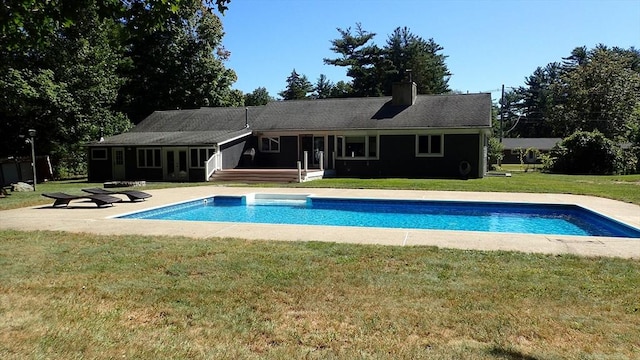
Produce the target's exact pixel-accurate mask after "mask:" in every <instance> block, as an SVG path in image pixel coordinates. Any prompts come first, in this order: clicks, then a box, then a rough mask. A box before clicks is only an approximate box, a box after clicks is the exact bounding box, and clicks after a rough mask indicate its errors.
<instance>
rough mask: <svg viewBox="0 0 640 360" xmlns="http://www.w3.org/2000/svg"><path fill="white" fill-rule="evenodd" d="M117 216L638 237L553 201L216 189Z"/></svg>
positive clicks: (639, 235) (611, 222) (615, 224)
mask: <svg viewBox="0 0 640 360" xmlns="http://www.w3.org/2000/svg"><path fill="white" fill-rule="evenodd" d="M258 196H262V197H258ZM120 218H129V219H131V218H135V219H160V220H190V221H217V222H240V223H268V224H300V225H333V226H361V227H385V228H407V229H431V230H463V231H487V232H509V233H526V234H556V235H582V236H608V237H631V238H640V230H639V229H636V228H633V227H631V226H628V225H625V224H623V223H620V222H617V221H615V220H612V219H610V218H607V217H605V216H602V215H600V214H598V213H595V212H593V211H590V210H587V209H584V208H582V207H579V206H576V205H557V204H525V203H495V202H459V201H428V200H381V199H353V198H351V199H347V198H325V197H311V196H300V195H292V196H291V198H288V197H287V195H272V197H269V195H263V194H262V195H255V197H253V196H220V195H218V196H213V197H209V198H206V199H200V200H195V201H190V202H185V203H181V204H177V205H171V206H167V207H163V208H158V209H152V210H146V211H141V212H137V213H133V214H127V215H124V216H120Z"/></svg>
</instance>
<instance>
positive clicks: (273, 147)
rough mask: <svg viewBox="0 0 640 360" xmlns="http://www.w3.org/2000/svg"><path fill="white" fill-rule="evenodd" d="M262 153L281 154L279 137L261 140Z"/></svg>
mask: <svg viewBox="0 0 640 360" xmlns="http://www.w3.org/2000/svg"><path fill="white" fill-rule="evenodd" d="M260 151H262V152H280V138H279V137H277V136H276V137H262V138H260Z"/></svg>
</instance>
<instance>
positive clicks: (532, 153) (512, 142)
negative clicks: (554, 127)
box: [502, 138, 562, 164]
mask: <svg viewBox="0 0 640 360" xmlns="http://www.w3.org/2000/svg"><path fill="white" fill-rule="evenodd" d="M561 141H562V139H561V138H504V139H502V145H503V150H502V154H503V155H504V157H503V158H502V163H503V164H520V163H521V161H522V162H523V163H524V164H539V163H540V154H544V153H549V151H551V149H553V147H554V146H556V145H557V144H558V143H560V142H561ZM521 155H522V160H521V159H520V156H521Z"/></svg>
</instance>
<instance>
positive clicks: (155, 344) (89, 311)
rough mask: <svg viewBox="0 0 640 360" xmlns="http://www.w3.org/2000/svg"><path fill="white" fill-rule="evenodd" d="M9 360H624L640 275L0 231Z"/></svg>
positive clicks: (631, 351)
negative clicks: (31, 359)
mask: <svg viewBox="0 0 640 360" xmlns="http://www.w3.org/2000/svg"><path fill="white" fill-rule="evenodd" d="M0 237H1V239H2V240H0V268H1V269H2V270H1V271H0V339H1V341H0V357H1V358H3V359H24V358H33V359H40V358H42V359H46V358H49V359H81V358H87V359H116V358H127V359H263V358H267V359H301V358H310V359H327V358H329V359H331V358H336V359H398V358H401V359H420V358H423V359H605V358H606V359H631V358H633V357H634V356H636V355H637V354H639V353H640V316H639V314H640V289H639V288H638V278H639V274H640V262H639V261H633V260H623V259H609V258H607V259H588V258H580V257H575V256H547V255H535V254H522V253H509V252H498V251H495V252H483V251H459V250H446V249H436V248H433V247H391V246H367V245H351V244H332V243H318V242H297V243H284V242H262V241H244V240H238V239H190V238H181V237H141V236H117V237H109V236H98V235H88V234H87V235H75V234H66V233H57V232H11V231H3V232H0Z"/></svg>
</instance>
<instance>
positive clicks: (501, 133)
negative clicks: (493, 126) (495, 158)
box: [500, 84, 504, 143]
mask: <svg viewBox="0 0 640 360" xmlns="http://www.w3.org/2000/svg"><path fill="white" fill-rule="evenodd" d="M503 121H504V84H502V96H501V97H500V142H501V143H502V137H503V135H504V134H503V130H502V129H503Z"/></svg>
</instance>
